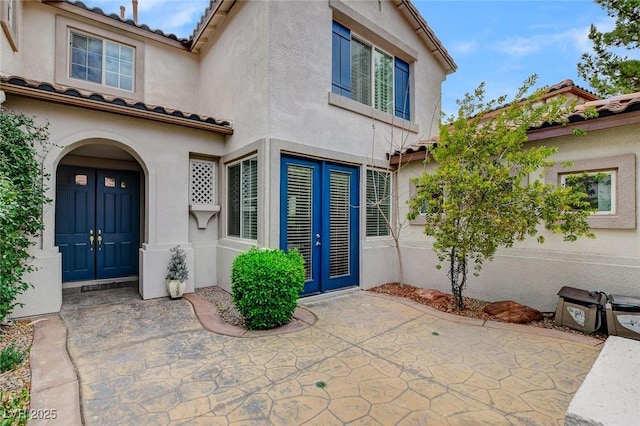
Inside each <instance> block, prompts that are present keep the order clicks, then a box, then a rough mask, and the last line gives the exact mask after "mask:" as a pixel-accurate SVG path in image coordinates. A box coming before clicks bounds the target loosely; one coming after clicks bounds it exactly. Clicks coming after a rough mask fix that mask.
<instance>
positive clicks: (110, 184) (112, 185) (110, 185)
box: [104, 176, 116, 188]
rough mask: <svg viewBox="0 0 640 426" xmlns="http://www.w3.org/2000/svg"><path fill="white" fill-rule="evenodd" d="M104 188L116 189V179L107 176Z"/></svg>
mask: <svg viewBox="0 0 640 426" xmlns="http://www.w3.org/2000/svg"><path fill="white" fill-rule="evenodd" d="M104 186H106V187H107V188H115V187H116V178H113V177H108V176H105V178H104Z"/></svg>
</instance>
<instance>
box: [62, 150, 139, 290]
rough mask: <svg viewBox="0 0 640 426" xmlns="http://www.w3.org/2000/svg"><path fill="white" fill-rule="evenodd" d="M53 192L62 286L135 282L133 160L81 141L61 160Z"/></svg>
mask: <svg viewBox="0 0 640 426" xmlns="http://www.w3.org/2000/svg"><path fill="white" fill-rule="evenodd" d="M55 189H56V191H55V245H56V246H57V247H58V249H59V250H60V252H61V254H62V281H63V283H72V282H87V281H96V280H106V279H108V280H113V279H115V280H118V279H132V278H137V276H138V275H139V273H138V270H139V264H138V258H139V256H138V251H139V248H140V242H141V241H142V232H141V230H142V229H144V227H143V219H142V218H144V216H145V215H144V203H143V202H142V200H143V199H144V197H143V193H144V173H143V169H142V167H141V166H140V163H139V162H138V161H137V160H136V159H135V157H134V156H133V155H132V154H131V153H129V152H127V151H126V150H125V149H123V148H122V147H120V146H118V145H117V144H114V143H111V142H110V141H104V140H92V141H84V144H82V145H81V146H79V147H77V148H75V149H73V150H72V151H70V152H69V153H67V154H66V155H65V156H64V157H63V158H62V159H61V160H60V162H59V164H58V167H57V170H56V188H55Z"/></svg>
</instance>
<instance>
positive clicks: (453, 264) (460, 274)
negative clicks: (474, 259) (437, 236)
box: [448, 247, 467, 311]
mask: <svg viewBox="0 0 640 426" xmlns="http://www.w3.org/2000/svg"><path fill="white" fill-rule="evenodd" d="M448 275H449V279H450V280H451V294H452V295H453V298H454V300H455V302H456V308H457V309H458V310H459V311H462V310H464V302H463V300H462V289H464V286H465V284H466V283H467V257H466V256H462V257H460V256H459V255H458V253H457V250H456V248H455V247H453V248H452V249H451V251H450V252H449V274H448Z"/></svg>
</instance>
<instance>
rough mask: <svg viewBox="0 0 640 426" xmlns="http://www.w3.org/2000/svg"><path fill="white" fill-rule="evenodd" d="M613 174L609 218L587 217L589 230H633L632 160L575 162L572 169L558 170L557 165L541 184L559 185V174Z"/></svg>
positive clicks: (628, 156) (629, 157)
mask: <svg viewBox="0 0 640 426" xmlns="http://www.w3.org/2000/svg"><path fill="white" fill-rule="evenodd" d="M598 170H616V171H617V176H616V188H615V197H616V206H615V210H614V211H615V213H614V214H610V215H591V216H589V217H588V218H587V222H588V223H589V226H590V227H591V228H593V229H636V197H637V194H636V156H635V154H624V155H618V156H614V157H601V158H590V159H585V160H575V161H573V165H572V166H569V167H562V164H561V162H560V161H557V162H556V165H554V166H553V167H550V168H549V169H548V170H547V173H546V174H545V178H544V179H545V183H547V184H552V185H561V184H562V182H561V176H562V175H563V174H579V173H583V172H591V171H594V172H597V171H598Z"/></svg>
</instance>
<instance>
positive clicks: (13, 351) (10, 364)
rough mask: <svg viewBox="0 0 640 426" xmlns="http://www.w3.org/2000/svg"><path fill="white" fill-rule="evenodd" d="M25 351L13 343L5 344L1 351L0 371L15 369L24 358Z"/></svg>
mask: <svg viewBox="0 0 640 426" xmlns="http://www.w3.org/2000/svg"><path fill="white" fill-rule="evenodd" d="M24 355H25V354H24V352H23V351H21V350H19V349H18V348H16V347H15V346H14V345H13V344H10V345H8V346H5V347H4V348H2V351H1V352H0V372H1V373H4V372H5V371H9V370H13V369H14V368H16V367H17V366H18V364H20V363H21V362H22V360H23V359H24Z"/></svg>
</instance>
